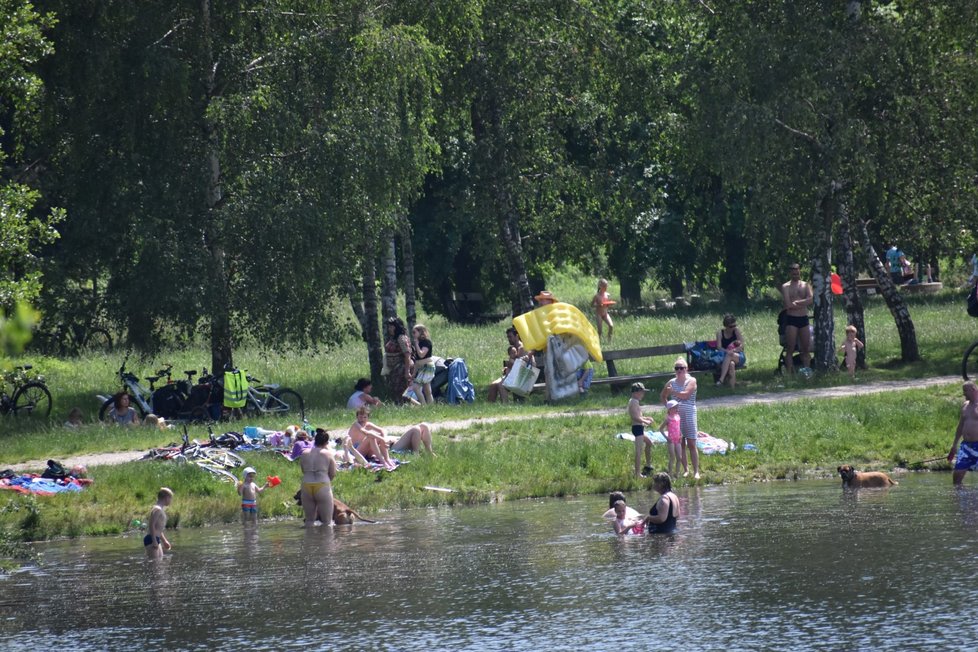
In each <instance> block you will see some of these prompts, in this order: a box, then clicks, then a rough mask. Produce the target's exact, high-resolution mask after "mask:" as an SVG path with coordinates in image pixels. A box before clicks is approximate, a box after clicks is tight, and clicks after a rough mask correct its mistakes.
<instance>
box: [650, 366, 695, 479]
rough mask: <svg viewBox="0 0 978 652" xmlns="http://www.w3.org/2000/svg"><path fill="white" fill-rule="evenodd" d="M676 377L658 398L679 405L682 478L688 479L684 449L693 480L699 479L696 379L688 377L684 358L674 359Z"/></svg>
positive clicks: (667, 384) (663, 401)
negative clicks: (681, 439) (691, 465)
mask: <svg viewBox="0 0 978 652" xmlns="http://www.w3.org/2000/svg"><path fill="white" fill-rule="evenodd" d="M673 369H675V371H676V375H675V376H674V377H673V378H672V379H671V380H670V381H669V382H668V383H666V386H665V387H663V388H662V394H660V395H659V398H660V399H661V400H662V403H663V404H665V403H666V401H668V400H669V399H672V400H674V401H676V402H678V403H679V428H680V430H682V433H683V442H684V443H685V446H683V447H682V463H683V469H684V471H683V477H684V478H686V477H689V466H687V464H686V449H687V448H688V449H689V460H690V461H691V462H692V463H693V478H694V479H696V480H699V479H700V458H699V453H698V452H697V450H696V433H697V432H698V431H699V427H698V425H697V423H696V379H695V378H693V377H692V376H690V375H689V367H688V366H687V365H686V359H685V358H676V364H675V366H674V367H673Z"/></svg>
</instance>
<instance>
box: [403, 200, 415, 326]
mask: <svg viewBox="0 0 978 652" xmlns="http://www.w3.org/2000/svg"><path fill="white" fill-rule="evenodd" d="M401 266H402V267H403V269H404V308H405V310H404V312H405V317H406V318H407V329H408V333H410V332H411V331H413V330H414V325H415V324H416V323H418V311H417V308H416V306H415V304H416V302H417V296H416V293H415V288H414V244H413V243H412V242H411V223H410V222H408V220H407V218H406V217H405V218H402V219H401Z"/></svg>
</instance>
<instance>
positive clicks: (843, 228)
mask: <svg viewBox="0 0 978 652" xmlns="http://www.w3.org/2000/svg"><path fill="white" fill-rule="evenodd" d="M836 210H837V211H838V215H839V219H838V222H839V247H840V256H839V264H838V269H839V276H840V277H841V278H842V303H843V304H844V305H845V307H846V316H847V321H848V323H849V324H850V325H852V326H855V327H856V337H857V338H859V341H860V342H862V343H863V344H865V345H866V346H869V344H868V343H867V341H866V323H865V320H864V318H863V302H862V300H861V299H860V298H859V291H858V290H857V289H856V264H855V258H854V256H853V252H852V231H851V227H850V224H849V211H848V209H847V207H846V204H845V202H843V201H840V202H838V204H837V206H836ZM856 366H857V367H859V368H860V369H865V368H866V349H865V347H864V348H862V349H857V350H856Z"/></svg>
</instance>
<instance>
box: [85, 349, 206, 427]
mask: <svg viewBox="0 0 978 652" xmlns="http://www.w3.org/2000/svg"><path fill="white" fill-rule="evenodd" d="M128 362H129V354H128V353H127V354H126V357H125V359H123V361H122V366H121V367H119V371H118V376H119V380H120V382H121V383H122V391H124V392H126V393H128V394H129V395H130V403H131V404H132V405H133V407H134V408H135V409H136V411H137V412H139V416H140V418H145V417H146V415H147V414H151V413H152V414H155V415H157V416H161V417H164V418H167V419H173V418H181V419H186V420H189V421H206V420H207V419H208V415H207V410H206V409H205V408H204V407H203V406H202V405H194V406H193V407H191V404H190V402H189V401H188V399H189V398H190V395H191V390H192V389H193V387H192V385H191V383H192V379H193V377H194V376H195V375H196V373H197V372H196V371H194V370H189V371H184V372H183V373H184V374H186V375H187V380H186V381H183V380H181V381H177V382H174V380H173V375H172V374H173V365H172V364H167V365H166V366H164V367H163V368H162V369H160V370H158V371H157V372H156V375H154V376H146V378H145V380H146V381H147V382H148V383H149V388H148V389H147V388H146V387H144V386H143V385H141V384H140V382H139V378H138V377H137V376H136V374H134V373H132V372H131V371H127V370H126V364H127V363H128ZM161 380H162V381H164V383H163V385H162V386H161V387H160V388H159V389H157V387H156V383H157V382H160V381H161ZM99 397H100V398H101V399H102V407H101V409H100V410H99V413H98V418H99V421H106V420H107V416H108V414H109V410H111V409H112V405H113V403H114V400H115V398H114V397H113V396H109V397H105V396H103V395H101V394H100V395H99Z"/></svg>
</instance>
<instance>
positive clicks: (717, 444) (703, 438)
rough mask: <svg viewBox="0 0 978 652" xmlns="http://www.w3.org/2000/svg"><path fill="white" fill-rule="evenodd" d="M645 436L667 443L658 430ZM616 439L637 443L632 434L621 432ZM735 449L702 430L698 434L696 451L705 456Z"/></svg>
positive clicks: (728, 443) (654, 440) (656, 441)
mask: <svg viewBox="0 0 978 652" xmlns="http://www.w3.org/2000/svg"><path fill="white" fill-rule="evenodd" d="M645 436H646V437H649V438H650V439H651V440H652V443H653V444H664V443H666V438H665V436H664V435H663V434H662V433H661V432H659V431H658V430H646V431H645ZM615 437H617V438H618V439H624V440H625V441H635V436H634V435H633V434H632V433H630V432H619V433H618V434H617V435H615ZM734 448H735V446H734V445H733V444H732V443H730V442H728V441H725V440H723V439H720V438H719V437H714V436H713V435H711V434H709V433H705V432H703V431H702V430H701V431H700V432H698V433H697V434H696V450H698V451H700V452H701V453H703V454H704V455H714V454H716V453H719V454H720V455H726V453H727V451H732V450H734Z"/></svg>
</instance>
